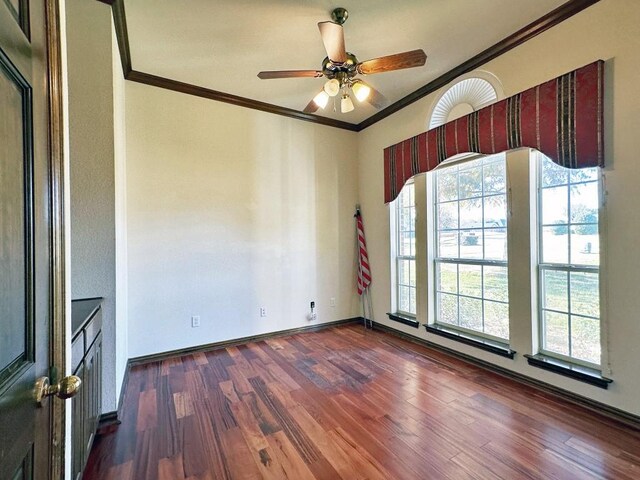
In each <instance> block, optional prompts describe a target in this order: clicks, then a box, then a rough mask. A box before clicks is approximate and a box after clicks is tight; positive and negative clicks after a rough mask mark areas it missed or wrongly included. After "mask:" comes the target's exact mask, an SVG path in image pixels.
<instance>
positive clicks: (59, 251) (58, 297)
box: [45, 0, 70, 480]
mask: <svg viewBox="0 0 640 480" xmlns="http://www.w3.org/2000/svg"><path fill="white" fill-rule="evenodd" d="M45 5H46V6H45V15H46V18H45V28H46V49H47V76H48V78H47V96H48V103H49V173H50V180H49V188H50V198H51V206H50V208H51V213H50V214H51V246H50V248H51V310H50V311H51V315H50V337H49V338H50V340H49V352H50V353H49V355H50V359H49V364H50V365H51V366H52V372H50V373H51V375H55V376H56V377H57V378H60V377H62V376H64V375H65V374H66V370H67V368H66V360H67V325H70V322H68V321H67V313H68V312H67V310H68V302H67V295H68V294H67V275H66V270H67V248H66V240H67V235H66V232H65V230H66V228H67V221H66V218H67V214H68V212H67V211H66V205H67V200H68V199H67V196H68V194H67V181H68V180H67V178H66V175H65V174H66V172H67V171H68V169H66V168H65V163H66V158H65V138H66V135H65V124H64V116H65V108H64V96H65V92H64V83H63V76H64V72H63V64H62V38H61V27H60V17H61V15H62V12H61V11H60V2H59V0H46V1H45ZM51 405H52V407H51V408H52V411H51V461H50V463H49V469H50V478H51V479H52V480H53V479H58V478H65V443H66V431H65V425H66V421H65V417H66V413H67V402H64V401H54V402H51Z"/></svg>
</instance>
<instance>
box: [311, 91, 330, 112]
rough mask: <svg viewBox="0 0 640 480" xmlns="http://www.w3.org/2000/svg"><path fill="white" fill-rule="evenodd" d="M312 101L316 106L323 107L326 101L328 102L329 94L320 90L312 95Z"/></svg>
mask: <svg viewBox="0 0 640 480" xmlns="http://www.w3.org/2000/svg"><path fill="white" fill-rule="evenodd" d="M313 101H314V103H315V104H316V105H317V106H318V107H320V108H324V107H326V106H327V103H328V102H329V94H327V92H325V91H324V90H322V91H321V92H320V93H318V94H317V95H316V96H315V97H313Z"/></svg>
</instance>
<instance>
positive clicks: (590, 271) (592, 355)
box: [538, 154, 600, 366]
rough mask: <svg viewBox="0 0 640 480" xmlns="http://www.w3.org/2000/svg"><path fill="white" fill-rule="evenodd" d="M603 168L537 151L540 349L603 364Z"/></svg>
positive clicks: (545, 352) (591, 363) (576, 360)
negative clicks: (566, 164) (565, 162)
mask: <svg viewBox="0 0 640 480" xmlns="http://www.w3.org/2000/svg"><path fill="white" fill-rule="evenodd" d="M598 185H599V173H598V168H589V169H580V170H569V169H566V168H563V167H561V166H558V165H556V164H555V163H553V162H552V161H551V160H550V159H548V158H547V157H545V156H544V155H542V154H538V186H539V188H538V192H539V194H538V205H539V207H538V208H539V211H538V224H539V233H538V236H539V241H538V245H539V264H538V273H539V285H540V295H539V302H540V305H539V312H540V322H539V324H540V340H541V353H543V354H547V355H551V356H555V357H558V358H560V359H565V360H569V361H571V362H573V363H583V364H585V365H587V366H590V365H595V366H598V365H599V364H600V301H599V299H600V289H599V264H600V242H599V235H598V210H599V192H598Z"/></svg>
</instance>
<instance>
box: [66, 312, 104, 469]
mask: <svg viewBox="0 0 640 480" xmlns="http://www.w3.org/2000/svg"><path fill="white" fill-rule="evenodd" d="M101 301H102V299H85V300H74V301H73V302H72V309H71V310H72V317H73V318H72V324H73V331H74V335H73V340H72V343H71V363H72V369H73V374H74V375H77V376H78V377H80V379H81V380H82V386H81V387H80V391H79V392H78V394H77V395H76V396H75V397H73V399H72V402H71V417H72V420H71V422H72V425H71V439H72V440H71V448H72V449H71V458H72V465H73V470H72V471H73V476H72V478H74V479H75V480H78V479H80V478H82V471H83V469H84V466H85V464H86V463H87V458H88V457H89V451H90V450H91V445H92V443H93V439H94V437H95V433H96V429H97V428H98V421H99V419H100V406H101V403H102V309H101V308H100V303H101Z"/></svg>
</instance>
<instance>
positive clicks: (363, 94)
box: [351, 80, 371, 102]
mask: <svg viewBox="0 0 640 480" xmlns="http://www.w3.org/2000/svg"><path fill="white" fill-rule="evenodd" d="M351 90H353V94H354V95H355V96H356V98H357V99H358V101H359V102H364V101H365V100H366V99H367V98H369V95H370V94H371V87H369V85H367V84H365V83H364V82H363V81H361V80H357V81H355V82H354V83H353V85H352V86H351Z"/></svg>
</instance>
